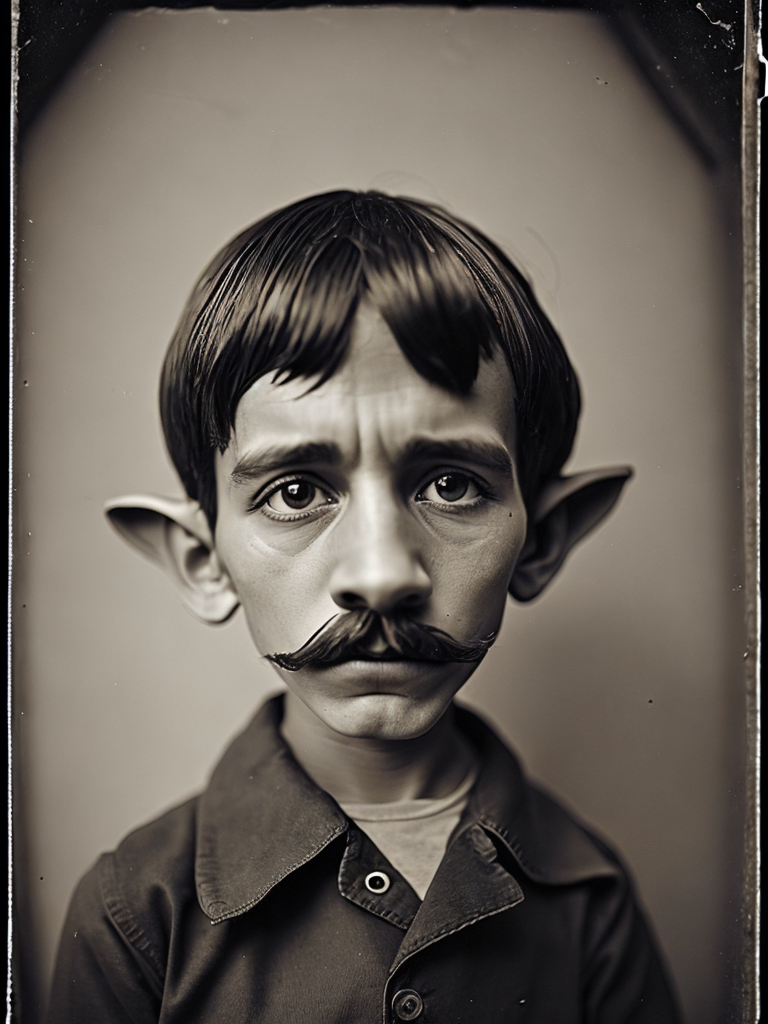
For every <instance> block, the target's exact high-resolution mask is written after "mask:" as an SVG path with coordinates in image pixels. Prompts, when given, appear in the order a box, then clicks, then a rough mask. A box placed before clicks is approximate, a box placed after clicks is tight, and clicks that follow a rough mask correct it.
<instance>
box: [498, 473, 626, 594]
mask: <svg viewBox="0 0 768 1024" xmlns="http://www.w3.org/2000/svg"><path fill="white" fill-rule="evenodd" d="M631 476H632V470H631V469H630V468H629V467H628V466H619V467H613V468H611V469H595V470H590V471H589V472H586V473H577V474H575V475H574V476H567V477H558V478H557V479H556V480H550V481H548V482H547V483H546V484H545V485H544V486H543V487H542V489H541V491H540V492H539V494H538V496H537V498H536V501H535V503H534V506H533V510H532V514H531V518H530V520H529V524H528V533H527V536H526V538H525V544H524V545H523V550H522V551H521V553H520V557H519V558H518V560H517V565H516V566H515V571H514V573H513V574H512V580H511V582H510V584H509V592H510V594H511V595H512V596H513V597H514V598H516V599H517V600H518V601H531V600H533V598H534V597H538V595H539V594H540V593H541V592H542V590H544V588H545V587H546V586H547V584H548V583H549V582H550V581H551V580H552V579H553V578H554V576H555V575H556V574H557V572H558V570H559V569H560V567H561V566H562V564H563V562H564V561H565V559H566V557H567V556H568V554H569V552H570V551H571V550H572V549H573V548H574V547H575V546H576V545H577V544H578V543H579V541H580V540H581V539H582V538H583V537H585V536H586V535H587V534H588V533H589V532H590V531H591V530H593V529H594V528H595V527H596V526H598V524H599V523H601V522H602V521H603V520H604V519H605V518H606V516H608V514H609V513H610V512H611V511H612V509H613V507H614V505H615V504H616V502H617V501H618V499H619V495H620V494H621V492H622V489H623V487H624V485H625V484H626V483H627V481H628V480H629V479H630V477H631Z"/></svg>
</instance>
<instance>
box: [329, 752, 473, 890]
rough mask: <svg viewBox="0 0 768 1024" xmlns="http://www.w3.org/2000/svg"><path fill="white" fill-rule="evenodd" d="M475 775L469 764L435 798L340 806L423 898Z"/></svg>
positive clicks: (466, 798) (460, 813) (459, 815)
mask: <svg viewBox="0 0 768 1024" xmlns="http://www.w3.org/2000/svg"><path fill="white" fill-rule="evenodd" d="M476 778H477V767H476V766H473V767H472V769H471V770H470V772H469V774H468V775H467V776H466V778H465V779H464V781H463V782H462V783H461V785H460V786H459V787H458V789H455V790H454V791H453V793H449V794H448V796H444V797H440V798H439V799H438V800H396V801H394V802H393V803H386V804H351V803H344V804H341V809H342V810H343V811H344V813H345V814H346V815H347V817H349V818H351V819H352V820H353V821H355V822H357V824H358V825H360V826H361V828H362V829H363V831H364V832H365V833H366V834H367V835H368V836H369V837H370V838H371V839H372V840H373V842H374V843H375V844H376V845H377V846H378V848H379V849H380V850H381V852H382V853H383V854H384V856H385V857H386V858H387V860H388V861H389V862H390V864H392V865H393V867H396V868H397V870H398V871H399V872H400V874H401V875H402V876H403V877H404V878H405V879H407V881H408V882H410V884H411V886H412V887H413V889H414V890H415V891H416V892H417V893H418V895H419V897H420V899H424V896H425V895H426V892H427V889H428V888H429V884H430V882H431V881H432V879H433V878H434V877H435V872H436V871H437V868H438V865H439V864H440V861H441V860H442V859H443V854H444V853H445V847H446V845H447V843H448V837H449V836H450V834H451V832H453V830H454V828H455V827H456V825H457V824H458V821H459V818H460V817H461V815H462V812H463V810H464V808H465V807H466V806H467V800H468V798H469V791H470V789H471V788H472V786H473V785H474V782H475V779H476Z"/></svg>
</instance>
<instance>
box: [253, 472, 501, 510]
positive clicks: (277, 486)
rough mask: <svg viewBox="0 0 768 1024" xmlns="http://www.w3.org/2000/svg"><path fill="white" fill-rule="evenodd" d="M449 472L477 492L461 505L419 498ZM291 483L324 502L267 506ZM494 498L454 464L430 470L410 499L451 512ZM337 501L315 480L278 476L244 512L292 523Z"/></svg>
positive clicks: (486, 485) (297, 475)
mask: <svg viewBox="0 0 768 1024" xmlns="http://www.w3.org/2000/svg"><path fill="white" fill-rule="evenodd" d="M451 475H457V476H464V477H466V478H467V479H468V480H469V481H470V482H471V483H472V484H474V486H475V487H476V488H477V491H478V493H477V495H476V496H475V497H474V498H472V499H471V500H470V501H467V502H464V503H463V504H459V502H458V501H457V502H438V501H433V500H431V499H430V498H424V497H422V495H423V493H424V492H425V491H426V490H427V488H428V487H429V486H430V485H431V484H433V483H436V482H437V481H438V480H439V479H440V478H441V477H444V476H451ZM292 483H308V484H310V486H312V487H314V488H315V489H316V490H317V491H319V492H320V494H323V495H325V497H326V499H327V501H326V502H325V503H324V504H322V505H317V506H315V507H314V508H308V509H299V510H297V511H296V512H295V513H293V514H289V513H285V512H277V511H275V510H274V509H271V508H270V507H269V499H270V498H271V497H272V496H273V495H275V494H278V493H279V492H280V491H281V490H282V489H283V488H284V487H287V486H288V485H289V484H292ZM494 498H495V495H494V493H493V490H492V488H491V487H490V486H489V485H488V484H487V483H486V482H485V481H484V480H482V479H481V478H480V477H478V476H476V475H475V474H474V473H471V472H469V471H468V470H466V469H458V468H456V467H445V468H441V469H439V470H432V472H431V473H430V475H429V477H428V479H426V480H425V481H424V482H423V483H422V484H421V486H420V487H419V488H418V489H417V490H416V493H415V495H414V501H416V502H417V503H418V504H420V505H427V506H429V507H431V508H435V509H438V510H440V511H441V512H448V513H450V514H453V515H456V514H461V513H464V512H469V511H471V510H474V509H476V508H478V506H480V505H483V504H484V503H485V502H486V501H492V500H494ZM337 504H338V499H337V498H336V497H334V496H333V495H332V494H330V493H329V491H328V490H327V489H326V488H325V487H322V486H321V485H320V484H318V483H315V481H314V480H312V479H311V478H309V477H307V476H303V475H301V474H296V475H293V476H285V477H281V478H280V479H279V480H276V481H274V483H271V484H270V485H269V486H268V488H267V489H266V490H265V491H261V492H260V493H259V494H258V495H257V497H256V498H255V499H254V500H253V501H252V502H251V504H250V506H249V508H248V511H249V512H261V514H262V515H264V516H266V517H267V518H268V519H271V520H273V521H274V522H278V523H295V522H299V521H301V520H303V519H310V518H312V517H314V516H316V515H318V514H320V513H321V512H326V511H327V510H328V509H329V508H330V507H333V506H334V505H337Z"/></svg>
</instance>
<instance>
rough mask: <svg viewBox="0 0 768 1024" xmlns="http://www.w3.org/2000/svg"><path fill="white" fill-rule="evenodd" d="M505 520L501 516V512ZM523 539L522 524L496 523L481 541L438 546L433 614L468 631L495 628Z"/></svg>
mask: <svg viewBox="0 0 768 1024" xmlns="http://www.w3.org/2000/svg"><path fill="white" fill-rule="evenodd" d="M505 516H506V513H505ZM524 540H525V522H524V519H523V520H522V521H521V520H519V519H518V518H517V517H515V520H514V521H513V519H512V518H511V517H510V518H506V521H497V522H496V523H493V524H489V527H488V529H487V531H486V532H485V533H484V535H483V536H482V537H477V538H474V539H467V540H466V542H465V543H463V544H461V545H457V546H455V547H454V546H452V547H446V546H438V547H437V549H436V551H435V556H434V559H433V586H434V592H433V593H434V599H435V603H436V606H437V608H436V610H438V612H439V614H440V615H441V617H444V618H445V621H448V620H449V619H453V620H454V621H461V622H462V623H463V624H464V625H465V627H466V628H469V629H471V630H473V631H482V630H486V629H497V628H498V626H499V624H500V622H501V617H502V614H503V611H504V607H505V604H506V598H507V592H508V588H509V583H510V580H511V578H512V573H513V570H514V568H515V565H516V563H517V559H518V557H519V555H520V551H521V550H522V546H523V543H524Z"/></svg>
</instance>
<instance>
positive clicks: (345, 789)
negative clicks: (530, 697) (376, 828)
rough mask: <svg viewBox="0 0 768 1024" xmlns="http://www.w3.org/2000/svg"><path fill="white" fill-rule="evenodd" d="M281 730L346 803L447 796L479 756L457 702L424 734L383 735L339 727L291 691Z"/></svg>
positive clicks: (320, 781)
mask: <svg viewBox="0 0 768 1024" xmlns="http://www.w3.org/2000/svg"><path fill="white" fill-rule="evenodd" d="M281 732H282V735H283V739H284V740H285V741H286V743H287V744H288V746H289V747H290V748H291V750H292V752H293V755H294V757H295V758H296V760H297V761H298V762H299V764H300V765H301V767H302V768H303V769H304V771H305V772H306V773H307V775H309V777H310V778H311V779H312V780H313V781H314V782H316V783H317V785H318V786H320V788H321V789H324V790H325V791H326V792H327V793H330V794H331V796H332V797H333V798H334V799H335V800H337V801H338V802H339V803H341V804H345V803H364V804H368V803H370V804H378V803H390V802H394V801H396V800H419V799H437V798H439V797H442V796H447V795H448V794H449V793H452V792H453V791H454V789H456V788H457V787H458V786H459V785H460V784H461V782H462V781H463V779H464V778H465V777H466V775H467V773H468V771H469V769H470V767H471V764H472V761H473V760H474V755H473V754H472V750H471V747H470V745H469V743H468V742H467V740H466V739H465V738H464V737H463V736H462V735H461V733H460V732H459V731H458V729H457V728H456V724H455V721H454V712H453V707H452V706H451V707H449V708H448V710H447V711H446V713H445V714H444V715H443V716H442V718H441V719H440V720H439V721H438V722H437V723H436V724H435V725H434V726H433V727H432V728H431V729H430V730H429V732H427V733H425V734H424V735H423V736H418V737H416V738H415V739H409V740H379V739H370V738H358V737H350V736H345V735H343V734H342V733H339V732H336V730H335V729H331V728H330V726H328V725H326V724H325V723H324V722H322V721H321V720H320V719H319V718H318V717H317V715H316V714H315V713H314V712H313V711H311V710H310V709H309V708H308V707H307V706H306V705H305V704H304V703H303V701H301V700H299V699H298V698H297V697H295V696H294V695H293V694H292V693H291V692H290V691H289V692H288V693H286V695H285V714H284V716H283V722H282V726H281Z"/></svg>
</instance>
